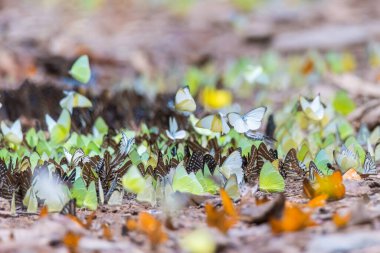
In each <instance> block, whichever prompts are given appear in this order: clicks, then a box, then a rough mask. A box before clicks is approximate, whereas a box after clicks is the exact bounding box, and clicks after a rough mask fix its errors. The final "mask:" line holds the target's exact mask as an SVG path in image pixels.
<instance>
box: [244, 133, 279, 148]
mask: <svg viewBox="0 0 380 253" xmlns="http://www.w3.org/2000/svg"><path fill="white" fill-rule="evenodd" d="M244 135H245V136H246V137H247V138H248V139H251V140H254V141H263V142H265V143H266V144H268V145H270V146H272V145H273V144H274V143H275V142H276V140H275V139H273V138H272V137H269V136H268V135H265V134H263V133H260V132H257V131H251V130H249V131H247V132H246V133H244Z"/></svg>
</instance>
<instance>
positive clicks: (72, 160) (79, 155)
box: [63, 148, 90, 167]
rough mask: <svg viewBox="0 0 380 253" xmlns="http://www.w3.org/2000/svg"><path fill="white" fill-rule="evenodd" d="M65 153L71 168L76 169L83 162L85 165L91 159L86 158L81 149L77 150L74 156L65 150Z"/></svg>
mask: <svg viewBox="0 0 380 253" xmlns="http://www.w3.org/2000/svg"><path fill="white" fill-rule="evenodd" d="M63 152H64V153H65V157H66V160H67V162H68V163H69V165H70V166H74V167H75V166H77V165H79V163H80V162H81V161H83V163H86V162H88V161H90V159H89V158H88V157H87V156H86V154H85V153H84V152H83V150H82V149H80V148H78V149H77V150H75V152H74V154H70V152H69V151H67V150H66V149H65V148H64V149H63Z"/></svg>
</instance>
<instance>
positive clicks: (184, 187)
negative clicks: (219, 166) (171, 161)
mask: <svg viewBox="0 0 380 253" xmlns="http://www.w3.org/2000/svg"><path fill="white" fill-rule="evenodd" d="M172 188H173V191H174V192H175V191H179V192H188V193H192V194H195V195H201V194H204V193H205V191H204V189H203V187H202V184H201V183H200V182H199V181H198V179H197V177H196V176H195V173H194V172H190V173H187V171H186V169H185V167H184V165H183V163H182V162H181V163H179V164H178V166H177V167H176V169H175V171H174V175H173V181H172Z"/></svg>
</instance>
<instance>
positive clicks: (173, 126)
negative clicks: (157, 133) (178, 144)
mask: <svg viewBox="0 0 380 253" xmlns="http://www.w3.org/2000/svg"><path fill="white" fill-rule="evenodd" d="M166 135H167V136H168V137H169V138H170V139H172V140H173V141H175V140H180V139H183V138H185V137H186V131H185V130H179V131H178V124H177V121H176V119H175V118H172V117H170V118H169V130H166Z"/></svg>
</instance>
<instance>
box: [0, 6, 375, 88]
mask: <svg viewBox="0 0 380 253" xmlns="http://www.w3.org/2000/svg"><path fill="white" fill-rule="evenodd" d="M0 36H1V39H0V80H1V81H0V87H2V88H16V87H18V86H19V85H20V84H21V83H22V82H23V80H24V79H25V78H26V77H27V78H32V77H33V78H34V80H36V81H38V82H40V81H44V82H46V81H47V80H49V79H46V78H47V77H51V76H53V77H54V78H56V77H62V76H64V75H66V74H67V72H66V70H67V68H68V67H67V65H70V64H71V62H72V61H73V59H75V58H76V57H77V56H78V55H80V54H84V53H86V54H89V55H90V58H91V63H92V64H93V68H94V71H95V74H96V75H95V76H96V77H98V80H97V82H95V83H96V84H95V85H96V86H98V85H99V86H101V87H104V86H110V85H114V84H116V83H120V82H121V81H123V80H125V79H126V78H127V79H128V78H131V77H135V76H139V75H144V76H149V77H152V78H153V77H158V76H171V77H172V78H174V80H173V81H174V82H178V80H179V79H180V76H181V74H183V73H185V72H186V69H187V66H189V65H193V66H204V65H206V64H208V63H211V62H212V63H215V64H216V66H217V68H224V67H225V66H226V65H228V64H231V61H235V60H236V59H238V58H239V57H246V58H255V57H258V56H260V55H262V54H263V53H264V52H266V51H268V50H273V51H276V52H280V53H281V54H294V53H302V52H306V51H308V50H322V51H323V52H327V51H331V50H338V51H344V50H348V49H350V50H352V52H354V53H355V54H356V55H357V56H358V57H359V60H361V59H362V58H360V56H362V57H364V53H365V50H366V46H367V45H368V44H369V43H371V42H373V41H376V40H378V39H379V38H380V5H379V2H378V1H377V0H179V1H178V0H115V1H105V0H65V1H62V0H18V1H13V0H1V1H0ZM40 74H41V75H40ZM46 74H48V75H49V76H46ZM39 75H40V76H39ZM58 79H59V78H58ZM61 81H62V80H61ZM166 87H167V86H165V87H164V88H161V89H165V88H166Z"/></svg>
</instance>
